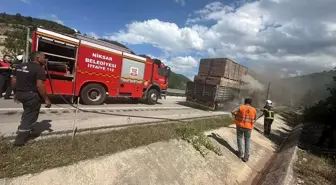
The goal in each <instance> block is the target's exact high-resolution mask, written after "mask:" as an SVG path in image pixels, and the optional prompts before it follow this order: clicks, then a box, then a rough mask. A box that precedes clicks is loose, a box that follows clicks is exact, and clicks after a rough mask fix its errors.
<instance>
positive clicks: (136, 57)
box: [123, 53, 146, 62]
mask: <svg viewBox="0 0 336 185" xmlns="http://www.w3.org/2000/svg"><path fill="white" fill-rule="evenodd" d="M123 55H125V56H128V57H132V58H135V59H138V60H141V61H144V62H146V58H143V57H139V56H137V55H132V54H129V53H123Z"/></svg>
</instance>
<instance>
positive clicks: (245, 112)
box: [234, 105, 257, 130]
mask: <svg viewBox="0 0 336 185" xmlns="http://www.w3.org/2000/svg"><path fill="white" fill-rule="evenodd" d="M256 117H257V111H256V109H255V108H253V107H251V106H250V105H241V106H240V107H239V111H238V113H237V114H236V116H235V120H234V122H235V124H236V125H237V126H239V127H242V128H247V129H250V130H252V129H253V126H254V121H255V119H256Z"/></svg>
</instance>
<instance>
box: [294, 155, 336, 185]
mask: <svg viewBox="0 0 336 185" xmlns="http://www.w3.org/2000/svg"><path fill="white" fill-rule="evenodd" d="M297 155H298V159H297V161H296V163H295V165H294V172H295V175H296V176H297V178H298V181H301V182H302V183H301V184H304V185H334V184H336V176H335V174H336V163H335V161H334V160H332V159H328V158H325V157H318V156H315V155H313V154H310V153H308V152H305V151H302V150H298V152H297Z"/></svg>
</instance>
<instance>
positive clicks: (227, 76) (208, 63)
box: [194, 58, 249, 88]
mask: <svg viewBox="0 0 336 185" xmlns="http://www.w3.org/2000/svg"><path fill="white" fill-rule="evenodd" d="M248 73H249V72H248V69H247V68H246V67H244V66H241V65H239V64H237V63H235V62H234V61H232V60H230V59H228V58H209V59H201V61H200V67H199V70H198V75H196V76H195V78H194V81H195V82H201V83H206V84H212V85H220V86H227V87H232V88H240V85H241V84H242V83H244V82H243V79H242V77H243V76H244V75H247V74H248Z"/></svg>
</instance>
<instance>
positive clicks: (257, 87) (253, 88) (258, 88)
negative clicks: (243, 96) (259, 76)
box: [241, 75, 265, 93]
mask: <svg viewBox="0 0 336 185" xmlns="http://www.w3.org/2000/svg"><path fill="white" fill-rule="evenodd" d="M242 81H243V82H245V84H244V85H242V87H241V89H243V90H247V91H248V92H250V93H254V92H262V91H264V90H265V86H264V85H263V84H261V83H260V82H259V81H258V80H256V79H254V78H253V77H252V76H250V75H244V76H243V77H242Z"/></svg>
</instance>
